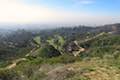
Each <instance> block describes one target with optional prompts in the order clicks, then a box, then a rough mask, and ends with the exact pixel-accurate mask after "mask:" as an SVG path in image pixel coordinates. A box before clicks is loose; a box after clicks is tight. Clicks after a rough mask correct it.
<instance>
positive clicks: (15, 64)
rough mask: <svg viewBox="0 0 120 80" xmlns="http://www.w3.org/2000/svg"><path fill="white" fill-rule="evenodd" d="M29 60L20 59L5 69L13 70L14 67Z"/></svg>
mask: <svg viewBox="0 0 120 80" xmlns="http://www.w3.org/2000/svg"><path fill="white" fill-rule="evenodd" d="M26 60H27V59H26V58H20V59H17V60H14V61H13V62H12V64H10V65H8V66H7V67H5V68H4V69H12V68H14V67H16V66H17V63H19V62H21V61H26Z"/></svg>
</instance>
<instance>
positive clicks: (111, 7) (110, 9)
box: [25, 0, 120, 15]
mask: <svg viewBox="0 0 120 80" xmlns="http://www.w3.org/2000/svg"><path fill="white" fill-rule="evenodd" d="M25 3H27V4H31V5H43V6H47V7H50V8H55V9H64V10H70V11H77V12H80V11H81V10H82V11H86V12H91V13H98V12H101V13H108V15H109V14H113V15H114V14H115V15H116V14H119V13H120V10H119V9H120V0H25Z"/></svg>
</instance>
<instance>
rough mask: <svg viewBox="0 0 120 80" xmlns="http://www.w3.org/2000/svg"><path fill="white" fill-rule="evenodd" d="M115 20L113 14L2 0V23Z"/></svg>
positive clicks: (0, 10)
mask: <svg viewBox="0 0 120 80" xmlns="http://www.w3.org/2000/svg"><path fill="white" fill-rule="evenodd" d="M82 1H83V0H82ZM84 1H86V0H84ZM84 3H90V2H84ZM115 21H119V20H118V18H117V19H116V18H114V19H113V18H112V16H104V15H103V16H101V15H92V14H89V13H87V12H71V11H64V10H54V9H51V8H48V7H44V6H39V5H27V4H24V3H22V1H21V0H0V23H37V22H40V23H43V24H45V23H46V24H49V23H50V24H94V23H95V24H102V23H108V22H115Z"/></svg>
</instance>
